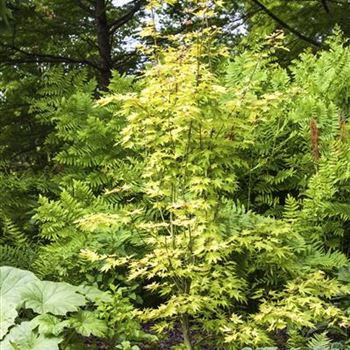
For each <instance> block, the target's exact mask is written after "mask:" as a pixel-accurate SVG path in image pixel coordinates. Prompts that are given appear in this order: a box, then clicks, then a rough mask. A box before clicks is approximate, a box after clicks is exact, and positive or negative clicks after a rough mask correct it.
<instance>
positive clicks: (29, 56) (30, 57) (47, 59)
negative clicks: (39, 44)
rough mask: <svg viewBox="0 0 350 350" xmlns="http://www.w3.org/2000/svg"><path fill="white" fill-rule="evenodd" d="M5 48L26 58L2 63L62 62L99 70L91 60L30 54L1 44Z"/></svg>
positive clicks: (12, 59) (36, 53)
mask: <svg viewBox="0 0 350 350" xmlns="http://www.w3.org/2000/svg"><path fill="white" fill-rule="evenodd" d="M0 46H2V47H3V48H6V49H9V50H12V51H15V52H18V53H21V54H22V55H24V56H25V57H27V59H26V58H19V59H15V58H11V59H9V60H5V61H3V62H2V63H5V62H7V63H15V62H16V63H45V62H47V63H52V62H56V63H57V62H61V63H70V64H83V65H89V66H91V67H94V68H96V69H99V67H98V65H97V64H95V63H94V62H92V61H90V60H84V59H76V58H72V57H66V56H59V55H51V54H45V53H40V52H28V51H25V50H23V49H20V48H18V47H15V46H12V45H6V44H0Z"/></svg>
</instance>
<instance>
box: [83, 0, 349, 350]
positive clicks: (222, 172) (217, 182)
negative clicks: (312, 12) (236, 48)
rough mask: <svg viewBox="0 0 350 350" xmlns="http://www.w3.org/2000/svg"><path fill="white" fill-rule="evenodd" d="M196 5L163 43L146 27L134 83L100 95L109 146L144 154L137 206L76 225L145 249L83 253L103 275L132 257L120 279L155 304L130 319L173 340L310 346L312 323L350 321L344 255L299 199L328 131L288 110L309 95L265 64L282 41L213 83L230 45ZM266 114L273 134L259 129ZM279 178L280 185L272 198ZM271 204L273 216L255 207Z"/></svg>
mask: <svg viewBox="0 0 350 350" xmlns="http://www.w3.org/2000/svg"><path fill="white" fill-rule="evenodd" d="M152 4H153V2H152ZM152 4H151V11H152ZM153 5H157V4H153ZM170 5H171V4H170ZM192 5H193V7H191V11H192V16H193V21H196V22H197V23H199V28H200V29H199V30H198V31H197V32H194V33H190V34H189V35H179V36H177V37H170V38H167V39H168V40H169V42H170V45H169V47H167V48H165V49H164V48H163V49H159V48H158V46H157V39H158V38H159V36H160V34H159V33H158V32H157V31H156V29H155V26H154V24H152V23H151V24H150V25H149V27H147V28H146V31H145V35H146V36H151V37H154V38H155V40H154V41H155V46H154V47H153V48H152V49H151V52H152V55H151V57H152V59H153V65H151V66H150V67H148V68H147V69H145V71H144V74H143V78H142V81H141V82H140V83H139V84H140V86H141V89H140V91H138V92H133V93H129V94H116V95H111V96H108V97H106V98H104V99H101V100H100V102H99V104H100V105H105V104H112V105H113V104H120V103H121V104H122V106H121V110H120V111H117V113H116V118H126V120H127V123H126V126H125V128H124V129H123V130H122V131H121V133H122V139H121V140H120V142H119V144H120V145H122V146H123V147H125V148H126V149H129V150H130V151H132V152H134V153H135V154H138V155H139V157H141V158H142V162H143V169H142V173H141V176H142V181H143V183H142V185H143V187H142V191H143V201H144V203H145V206H144V208H140V207H139V206H133V205H132V204H131V205H128V206H125V209H127V210H125V211H123V212H120V213H119V214H118V213H115V214H113V215H110V216H109V215H104V216H103V215H102V214H100V213H96V214H91V215H87V216H85V218H83V219H82V220H80V221H79V223H78V225H79V226H80V227H81V228H82V229H83V230H89V229H91V227H95V229H96V227H98V226H101V227H104V226H105V225H110V226H113V225H116V226H118V227H125V228H129V230H132V231H133V232H135V234H138V235H139V236H140V237H142V239H143V241H144V244H145V247H147V248H146V249H145V254H144V255H143V256H141V257H140V256H136V255H127V256H118V254H114V255H108V254H98V253H96V252H94V251H91V250H84V251H83V252H82V255H83V256H84V257H86V258H88V259H90V260H91V261H101V262H103V263H104V264H103V267H102V270H103V271H109V270H110V269H113V268H116V269H120V268H122V267H124V266H126V267H128V269H129V274H128V277H129V279H130V280H136V281H138V282H139V283H141V284H144V285H145V289H146V290H148V291H151V292H152V293H154V294H158V295H159V296H160V297H161V298H162V301H161V302H160V304H159V305H158V306H157V307H151V308H141V309H140V310H139V313H138V315H139V317H140V319H141V320H142V321H143V322H150V321H152V322H155V326H154V329H156V330H157V331H159V332H162V331H164V330H165V329H169V328H173V327H177V325H180V328H181V330H182V334H183V345H182V346H179V348H185V349H187V350H191V349H193V348H198V349H200V348H201V347H203V346H204V343H206V342H207V343H211V344H212V345H213V346H215V348H216V349H221V348H222V349H240V348H242V347H244V346H247V345H252V346H259V345H260V346H263V345H269V344H273V343H275V339H274V336H275V335H276V334H277V333H278V332H281V331H282V332H284V333H285V334H286V336H287V337H288V342H289V344H290V345H295V346H306V343H307V339H306V337H305V335H306V332H307V330H316V332H317V329H318V327H319V326H320V324H322V325H323V327H325V329H327V330H337V331H339V332H340V333H341V332H344V334H346V329H347V328H348V327H349V318H348V315H347V313H346V311H345V310H344V309H342V308H341V305H339V304H337V303H336V302H335V300H337V299H338V298H343V297H345V298H346V297H347V296H348V295H349V292H350V289H349V285H347V284H345V283H343V282H342V281H339V280H337V279H336V278H334V277H335V274H334V272H336V271H337V270H338V269H339V268H342V267H344V266H345V265H346V264H347V262H348V260H347V258H346V256H345V255H344V254H343V253H341V252H340V251H333V250H328V248H329V246H328V245H327V244H326V242H325V240H324V236H323V234H322V233H321V232H320V230H319V227H318V226H310V225H308V224H306V221H305V220H306V219H305V218H306V216H307V215H306V212H307V210H308V203H309V202H308V200H305V205H304V203H303V202H301V201H300V202H299V201H298V200H299V196H301V195H305V194H304V193H306V195H307V196H308V197H309V198H310V197H312V194H311V188H312V181H314V180H312V179H314V178H315V177H317V174H319V173H318V170H319V161H320V157H322V156H323V153H327V152H328V151H329V150H330V149H331V148H332V147H331V143H332V142H333V141H334V139H335V138H336V137H337V134H336V132H333V131H332V132H330V133H329V136H328V138H326V137H325V138H324V139H322V142H323V144H321V141H320V140H319V139H318V136H317V137H316V133H317V132H318V130H319V129H318V125H317V121H315V120H314V119H313V116H312V115H308V116H307V115H306V114H305V113H306V112H307V110H306V109H305V110H299V109H298V106H300V105H299V102H300V99H302V98H303V97H304V98H306V97H305V95H304V94H306V93H307V91H304V90H303V89H302V88H301V87H298V86H295V85H294V83H293V82H292V80H291V79H290V78H289V76H288V74H287V72H285V71H284V70H283V69H282V68H279V67H278V66H277V64H275V63H274V62H273V52H274V50H275V49H276V47H277V48H278V43H277V45H275V44H274V43H273V42H272V43H270V47H272V48H271V49H270V50H267V51H266V49H265V48H258V49H253V50H252V51H251V52H250V53H247V54H245V55H242V56H241V57H238V58H237V59H236V60H235V62H234V63H229V64H228V69H227V75H226V78H225V79H222V78H221V76H220V75H219V74H220V73H221V72H222V67H223V65H222V62H223V61H226V58H227V52H226V50H225V49H224V48H221V47H220V45H218V44H217V43H216V42H215V31H216V30H215V28H214V29H213V28H210V27H208V25H207V19H208V18H209V17H210V16H213V15H214V13H215V12H214V10H215V6H220V3H218V4H216V3H215V2H211V3H210V4H209V3H207V2H206V1H197V2H193V4H192ZM153 11H155V10H154V9H153ZM213 48H215V50H214V49H213ZM146 52H148V53H149V52H150V51H146ZM235 69H237V70H239V69H241V71H240V73H239V74H237V72H235ZM218 73H219V74H218ZM235 74H236V76H235ZM237 77H239V79H238V78H237ZM235 79H237V80H239V81H237V83H235V84H233V82H234V81H235ZM320 108H321V107H320ZM335 111H336V106H335V105H334V106H330V107H329V113H331V114H332V113H333V112H335ZM284 113H287V114H288V115H289V119H286V120H285V119H284ZM324 113H328V111H325V112H324ZM296 115H297V116H302V118H299V119H298V118H297V116H296ZM270 124H271V125H272V126H273V127H276V128H277V131H278V134H277V135H274V136H271V137H270V136H269V135H271V134H270V133H268V130H267V128H268V126H269V125H270ZM332 139H333V141H332ZM288 142H294V143H293V144H291V145H289V143H288ZM284 146H288V147H290V148H288V147H287V149H286V150H285V149H284ZM321 146H322V147H323V148H322V147H321ZM264 147H265V149H264ZM269 147H271V149H269ZM295 149H296V150H298V152H297V153H296V155H295V154H294V155H293V152H294V150H295ZM293 162H294V163H293ZM291 164H292V165H291ZM289 165H291V166H289ZM299 170H302V171H303V173H302V174H299V173H298V171H299ZM243 174H244V175H245V176H246V179H242V176H243ZM308 180H310V183H309V182H308ZM247 182H248V185H246V184H247ZM254 183H255V184H256V185H255V186H254V185H252V184H254ZM259 184H260V185H259ZM280 185H282V186H284V191H285V192H283V191H282V194H281V195H280V196H279V197H275V194H274V193H275V192H278V186H280ZM259 186H260V190H259ZM307 188H309V189H308V190H307ZM243 191H246V192H243ZM259 191H260V193H259ZM243 193H245V194H247V197H245V198H244V197H242V194H243ZM293 195H294V196H296V197H298V200H295V199H294V197H293ZM237 197H238V198H240V197H241V198H242V199H243V200H244V202H246V208H245V207H244V206H243V205H242V204H240V203H239V202H238V201H237ZM264 198H265V199H264ZM246 199H247V201H246ZM300 199H301V198H300ZM263 205H265V206H267V207H264V206H263ZM268 207H270V208H271V209H272V210H271V211H270V213H274V214H275V217H268V216H264V215H261V214H265V213H266V209H267V208H268ZM150 208H151V211H152V215H150V214H149V210H150ZM251 208H253V209H256V210H257V211H259V212H260V213H256V212H255V213H254V212H252V211H251V210H250V209H251ZM276 209H278V210H276ZM136 218H137V219H136ZM96 225H97V226H96ZM306 227H307V229H305V228H306ZM325 285H326V286H327V288H326V289H325V288H324V286H325ZM198 332H199V333H198ZM198 334H199V336H198ZM206 338H208V339H209V340H208V341H205V340H204V339H206Z"/></svg>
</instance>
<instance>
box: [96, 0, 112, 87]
mask: <svg viewBox="0 0 350 350" xmlns="http://www.w3.org/2000/svg"><path fill="white" fill-rule="evenodd" d="M95 21H96V34H97V45H98V49H99V52H100V62H99V71H100V77H99V87H100V89H101V90H107V88H108V85H109V82H110V80H111V76H112V57H111V51H112V50H111V42H110V37H109V27H108V22H107V13H106V2H105V0H96V3H95Z"/></svg>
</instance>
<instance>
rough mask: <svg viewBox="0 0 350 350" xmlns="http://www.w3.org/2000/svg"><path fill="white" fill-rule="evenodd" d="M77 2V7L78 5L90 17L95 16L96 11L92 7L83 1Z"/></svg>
mask: <svg viewBox="0 0 350 350" xmlns="http://www.w3.org/2000/svg"><path fill="white" fill-rule="evenodd" d="M76 1H77V5H78V6H79V7H80V8H81V9H83V10H84V11H86V12H87V13H88V14H89V15H94V10H93V9H92V8H91V7H90V6H88V5H86V4H84V3H83V1H82V0H76Z"/></svg>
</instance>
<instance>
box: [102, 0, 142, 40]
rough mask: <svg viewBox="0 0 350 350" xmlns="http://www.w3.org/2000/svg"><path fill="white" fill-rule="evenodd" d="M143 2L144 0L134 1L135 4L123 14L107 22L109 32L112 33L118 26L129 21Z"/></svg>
mask: <svg viewBox="0 0 350 350" xmlns="http://www.w3.org/2000/svg"><path fill="white" fill-rule="evenodd" d="M144 4H145V1H144V0H139V1H137V2H136V3H135V6H134V7H132V8H131V9H130V11H128V12H127V13H126V14H125V15H123V16H121V17H119V18H118V19H116V20H115V21H113V22H112V23H110V24H109V33H110V34H113V33H114V32H115V31H116V30H117V29H118V28H120V27H122V26H123V25H124V24H126V23H127V22H129V21H130V20H131V19H132V18H133V17H134V15H135V13H136V12H137V11H139V10H140V9H141V7H142V6H143V5H144Z"/></svg>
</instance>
